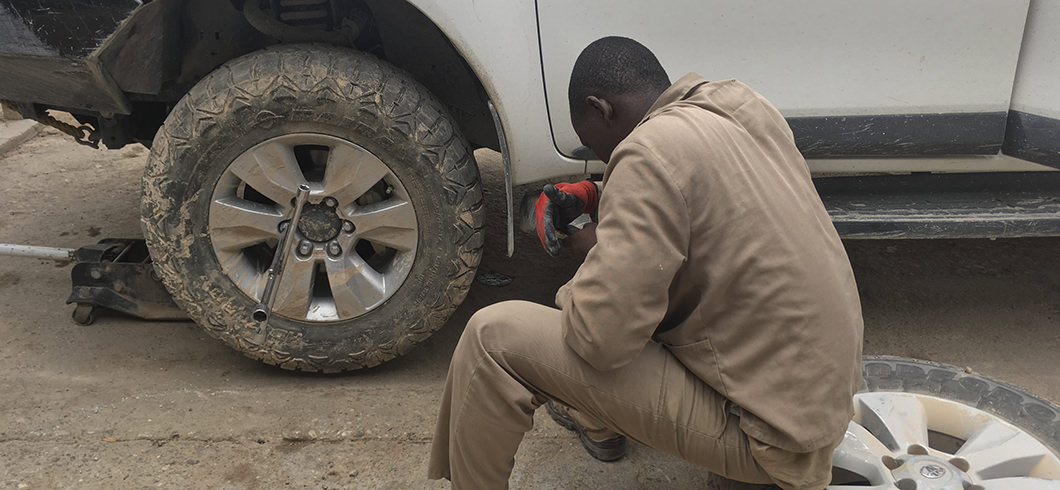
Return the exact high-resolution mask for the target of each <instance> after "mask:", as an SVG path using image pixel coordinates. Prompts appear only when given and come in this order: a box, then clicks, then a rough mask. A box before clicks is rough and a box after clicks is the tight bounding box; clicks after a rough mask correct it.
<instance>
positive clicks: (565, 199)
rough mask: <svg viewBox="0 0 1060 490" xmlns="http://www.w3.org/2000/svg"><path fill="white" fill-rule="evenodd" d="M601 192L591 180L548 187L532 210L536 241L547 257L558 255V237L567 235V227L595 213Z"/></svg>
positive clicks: (568, 231)
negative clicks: (583, 215)
mask: <svg viewBox="0 0 1060 490" xmlns="http://www.w3.org/2000/svg"><path fill="white" fill-rule="evenodd" d="M599 196H600V191H599V189H597V187H596V184H594V183H593V182H592V181H588V180H585V181H582V182H578V183H576V184H567V183H560V184H555V185H552V184H548V185H546V186H545V188H544V192H542V193H541V196H540V197H538V198H537V203H536V205H535V207H534V216H535V219H536V223H535V228H537V238H538V240H540V241H541V246H542V247H543V248H544V249H545V252H548V254H549V255H552V256H556V255H558V254H559V249H560V244H559V238H560V237H559V234H558V233H557V232H562V233H564V234H568V235H569V234H570V230H569V229H568V225H570V223H571V221H574V220H575V219H577V218H578V216H581V215H582V214H584V213H592V212H594V211H596V205H597V203H599V202H600V198H599Z"/></svg>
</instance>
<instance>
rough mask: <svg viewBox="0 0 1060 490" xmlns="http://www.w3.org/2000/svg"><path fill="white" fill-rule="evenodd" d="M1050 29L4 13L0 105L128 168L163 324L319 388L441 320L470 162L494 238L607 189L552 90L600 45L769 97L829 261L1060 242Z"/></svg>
mask: <svg viewBox="0 0 1060 490" xmlns="http://www.w3.org/2000/svg"><path fill="white" fill-rule="evenodd" d="M1056 25H1060V2H1057V1H1050V0H1034V1H1028V0H930V1H925V0H888V1H848V0H842V1H841V0H805V1H801V2H765V1H748V0H700V1H688V0H658V1H655V2H650V3H648V2H627V1H613V0H607V1H605V0H582V1H568V0H537V1H534V2H531V1H526V0H492V1H482V0H445V1H442V0H409V1H403V0H233V1H230V2H222V1H216V0H154V1H143V2H140V1H136V0H92V1H89V0H85V1H78V2H60V3H52V2H38V1H30V0H2V1H0V73H3V74H4V76H3V77H2V78H0V99H2V100H5V101H7V102H8V103H10V104H12V105H14V106H16V107H17V108H18V109H19V110H20V111H21V112H22V113H23V115H24V116H26V117H30V118H34V119H37V120H40V121H42V122H45V123H47V124H50V125H53V126H56V127H58V128H60V129H62V130H64V131H66V132H68V133H70V134H71V135H73V136H74V137H75V138H77V139H78V140H79V141H82V142H84V143H86V144H100V143H102V144H104V145H106V146H107V147H109V148H119V147H121V146H123V145H125V144H129V143H134V142H139V143H142V144H144V145H147V146H149V147H150V148H151V157H150V160H149V162H148V164H147V169H146V172H145V174H144V190H143V207H142V216H143V229H144V234H145V237H146V239H147V242H148V245H149V247H150V251H151V255H152V257H153V259H154V263H155V268H156V270H157V272H158V274H159V275H160V276H161V277H162V279H163V281H164V282H165V284H166V286H167V287H168V289H169V290H170V292H171V293H172V294H173V296H174V297H175V299H176V300H177V302H178V304H179V305H180V306H181V307H182V308H184V309H185V310H186V311H187V313H188V314H189V315H190V316H191V318H192V319H194V320H195V321H196V322H198V323H199V324H200V325H202V326H203V327H204V328H205V329H206V330H207V331H208V332H210V334H211V335H213V336H215V337H217V338H219V339H222V340H223V341H225V342H226V343H228V344H229V345H231V346H232V347H234V348H236V349H238V350H240V351H242V352H244V353H246V354H247V355H249V356H250V357H253V358H256V359H260V360H262V361H264V362H266V363H269V364H274V365H278V366H281V367H283V368H287V369H295V370H310V371H327V372H332V371H343V370H350V369H356V368H360V367H366V366H374V365H377V364H379V363H381V362H384V361H386V360H388V359H391V358H393V357H395V356H398V355H400V354H402V353H404V352H405V351H406V350H407V349H408V348H409V347H411V346H412V345H413V344H415V343H416V342H418V341H420V340H423V339H424V338H426V337H427V336H428V335H430V334H431V333H432V332H433V331H434V330H436V329H437V328H439V327H440V326H441V325H442V324H443V323H444V322H445V320H446V319H447V318H448V317H449V315H450V313H451V312H452V311H453V310H454V309H455V308H456V306H457V305H458V304H459V303H460V302H461V301H462V299H463V297H464V295H465V293H466V292H467V290H468V287H469V286H470V284H471V282H472V278H473V276H474V274H475V268H476V266H477V265H478V262H479V257H480V253H481V247H482V244H483V239H482V227H483V218H484V213H483V203H482V200H483V194H482V190H481V188H480V185H479V176H478V170H477V168H476V164H475V161H474V156H473V151H472V150H473V149H475V148H479V147H489V148H493V149H495V150H498V151H500V152H501V153H502V154H503V161H504V164H505V167H506V169H507V171H508V172H507V175H508V182H507V183H508V187H507V190H508V196H507V197H508V204H509V221H510V222H511V221H513V220H514V218H513V217H512V215H513V214H514V213H513V212H512V209H511V207H512V206H511V204H512V203H513V202H515V201H517V199H518V198H519V197H520V196H513V195H512V188H513V186H514V185H517V184H523V183H528V182H534V181H541V180H544V179H549V178H554V177H557V176H564V175H572V174H592V173H599V172H601V171H602V165H601V164H600V162H598V161H594V159H593V157H592V155H591V152H589V151H587V149H586V148H582V147H580V146H579V144H578V139H577V137H576V135H575V134H574V131H573V129H572V127H571V125H570V123H569V117H568V108H567V97H566V88H567V81H568V77H569V74H570V71H571V67H572V65H573V62H574V59H575V57H576V56H577V54H578V53H579V52H580V51H581V49H582V48H583V47H585V46H586V45H587V44H588V43H589V42H591V41H592V40H595V39H597V38H600V37H603V36H606V35H614V34H620V35H624V36H628V37H632V38H635V39H637V40H638V41H640V42H642V43H644V44H646V45H647V46H648V47H649V48H651V49H652V50H653V51H654V52H655V53H656V54H657V55H658V57H659V58H660V60H661V61H662V62H663V64H664V66H665V67H666V69H667V71H668V72H669V73H670V74H671V76H673V77H675V78H676V77H679V76H681V75H683V74H684V73H686V72H689V71H695V72H698V73H700V74H702V75H704V76H706V77H708V78H711V79H724V78H737V79H740V80H742V81H744V82H746V83H747V84H749V85H751V86H752V87H754V88H755V89H756V90H758V91H759V92H761V93H762V94H764V95H765V96H766V97H767V98H769V99H770V100H771V101H772V102H773V103H774V104H775V105H776V106H777V107H778V108H779V109H780V110H781V112H783V114H784V115H785V116H786V117H787V118H788V121H789V123H790V125H791V127H792V129H793V131H794V134H795V138H796V142H797V144H798V146H799V148H800V149H801V150H802V151H803V153H804V154H805V156H806V157H807V159H808V160H809V164H810V167H811V170H812V171H813V172H814V174H815V175H816V176H818V177H820V178H819V179H817V185H818V189H819V192H820V193H821V195H822V197H823V199H824V200H825V202H826V205H827V206H828V208H829V210H830V212H831V214H832V216H833V219H834V222H835V224H836V226H837V228H838V229H839V231H840V233H841V234H843V235H844V236H846V237H855V238H880V237H907V238H932V237H1014V236H1043V235H1057V234H1060V201H1058V195H1060V179H1058V176H1060V174H1057V173H1055V172H1051V171H1052V170H1055V168H1060V30H1058V29H1055V26H1056ZM49 109H58V110H63V111H68V112H70V113H72V114H73V115H74V116H75V117H76V118H77V119H78V120H79V121H80V122H81V123H82V124H83V125H82V126H80V127H74V126H73V125H70V124H66V123H62V122H59V121H57V120H55V119H53V118H51V117H50V116H49V115H48V113H47V110H49ZM300 185H305V186H307V188H308V190H307V191H306V192H305V193H304V195H302V194H299V193H298V187H299V186H300ZM300 195H302V196H303V199H297V197H298V196H300ZM296 211H297V213H298V216H297V219H295V218H296V216H295V214H296ZM292 222H293V224H292ZM509 229H511V227H510V228H509ZM285 237H289V240H284V238H285ZM270 271H272V274H270ZM270 276H272V277H274V278H275V279H274V280H273V281H272V282H270V281H269V277H270ZM256 307H261V308H256ZM255 311H256V312H257V314H255V313H254V312H255Z"/></svg>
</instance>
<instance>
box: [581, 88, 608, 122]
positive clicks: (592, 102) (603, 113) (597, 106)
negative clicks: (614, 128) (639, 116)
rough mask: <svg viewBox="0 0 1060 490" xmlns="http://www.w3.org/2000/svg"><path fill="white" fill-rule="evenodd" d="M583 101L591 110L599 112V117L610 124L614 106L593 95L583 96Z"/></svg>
mask: <svg viewBox="0 0 1060 490" xmlns="http://www.w3.org/2000/svg"><path fill="white" fill-rule="evenodd" d="M585 103H586V104H588V105H589V107H590V108H592V110H594V111H596V113H597V114H600V117H602V118H603V119H604V121H605V122H606V123H607V124H608V125H610V124H611V121H612V119H614V116H615V109H614V107H611V103H610V102H608V101H607V100H605V99H601V98H599V97H597V96H595V95H590V96H588V97H586V98H585Z"/></svg>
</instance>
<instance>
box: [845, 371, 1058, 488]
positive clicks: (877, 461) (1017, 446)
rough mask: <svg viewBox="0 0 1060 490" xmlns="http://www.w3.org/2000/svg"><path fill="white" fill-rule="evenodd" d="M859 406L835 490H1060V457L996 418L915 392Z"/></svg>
mask: <svg viewBox="0 0 1060 490" xmlns="http://www.w3.org/2000/svg"><path fill="white" fill-rule="evenodd" d="M854 404H855V415H854V420H853V421H851V422H850V425H849V426H848V428H847V432H846V435H845V437H844V439H843V442H842V443H841V444H840V445H839V447H838V448H836V450H835V452H834V454H833V462H832V464H833V468H835V470H834V477H835V478H834V480H833V485H831V486H829V487H828V488H829V489H830V490H867V489H875V490H883V489H895V488H897V489H900V490H1060V455H1058V454H1057V453H1056V452H1055V451H1054V450H1051V449H1050V448H1049V447H1047V446H1046V445H1045V444H1043V443H1042V442H1041V441H1039V440H1037V439H1035V438H1034V437H1033V436H1031V435H1030V434H1027V433H1026V432H1024V431H1023V430H1021V429H1019V428H1018V427H1016V426H1014V425H1012V424H1011V423H1009V422H1007V421H1005V420H1003V419H1001V418H1000V417H998V416H996V415H994V414H991V413H988V412H986V411H983V410H980V409H978V408H975V407H970V406H968V405H964V404H962V403H959V402H956V401H953V400H947V399H943V398H939V397H934V396H930V395H921V394H914V393H893V392H876V393H861V394H858V395H856V396H855V402H854Z"/></svg>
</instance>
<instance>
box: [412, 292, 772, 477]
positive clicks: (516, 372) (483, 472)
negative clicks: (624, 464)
mask: <svg viewBox="0 0 1060 490" xmlns="http://www.w3.org/2000/svg"><path fill="white" fill-rule="evenodd" d="M560 321H561V319H560V311H559V310H556V309H553V308H549V307H546V306H542V305H538V304H534V303H528V302H522V301H508V302H504V303H498V304H495V305H492V306H489V307H487V308H483V309H482V310H480V311H479V312H477V313H476V314H475V315H474V316H473V317H472V318H471V320H470V321H469V322H468V325H467V328H466V329H465V330H464V333H463V335H462V336H461V338H460V342H459V343H458V344H457V347H456V351H455V352H454V354H453V360H452V364H451V365H450V368H449V376H448V379H447V380H446V385H445V391H444V393H443V396H442V407H441V413H440V415H439V418H438V427H437V430H436V432H435V435H434V442H433V445H432V447H431V460H430V466H429V477H431V478H448V479H450V480H451V481H452V483H453V488H454V489H499V488H507V487H508V477H509V474H510V473H511V470H512V467H513V465H514V464H515V453H516V450H517V449H518V447H519V443H520V442H521V441H522V438H523V434H524V433H525V432H527V431H528V430H530V429H531V428H532V427H533V416H534V411H535V410H536V409H537V408H538V407H539V406H541V405H542V404H544V403H545V402H546V401H547V400H549V399H552V400H556V401H559V402H561V403H564V404H566V405H568V406H570V407H572V408H574V409H575V410H577V411H578V412H580V413H581V414H582V415H583V416H584V417H586V418H588V419H592V420H595V421H598V422H599V423H601V424H603V425H605V426H607V427H609V428H611V429H614V430H615V431H617V432H619V433H622V434H625V435H626V436H628V437H630V438H631V439H634V440H636V441H638V442H640V443H642V444H644V445H646V446H649V447H652V448H655V449H658V450H661V451H664V452H667V453H669V454H672V455H675V456H678V457H681V458H683V459H685V460H688V461H690V462H692V463H694V464H696V465H699V466H702V467H704V468H706V469H707V470H709V471H711V472H714V473H717V474H720V475H724V476H726V477H728V478H732V479H736V480H741V481H746V482H752V483H756V482H757V483H769V482H770V481H771V480H770V478H769V476H768V475H767V474H766V472H765V470H764V469H763V468H762V467H761V466H760V465H759V464H758V463H757V462H756V461H755V459H754V458H753V457H752V455H751V449H750V447H749V441H748V438H747V436H746V435H745V434H744V433H743V432H742V431H741V430H740V429H739V426H738V424H739V419H738V417H736V416H734V415H731V414H729V411H728V405H727V403H728V401H727V400H726V399H725V398H724V397H723V396H721V395H720V394H718V393H717V392H716V391H714V390H713V389H712V388H711V387H710V386H708V385H707V384H706V383H704V382H703V381H701V380H700V379H699V378H697V377H695V376H694V375H693V374H692V373H690V372H689V371H688V370H686V369H685V368H684V366H683V365H682V364H681V363H680V362H679V361H677V359H676V358H674V356H673V355H671V354H670V353H669V351H667V350H666V349H665V348H664V347H662V346H661V345H659V344H657V343H654V342H649V343H648V344H647V345H646V346H645V348H644V350H643V351H642V352H641V353H640V355H639V356H637V357H636V358H635V359H632V360H631V361H630V363H629V364H627V365H625V366H623V367H620V368H618V369H615V370H613V371H606V372H605V371H598V370H596V369H595V368H593V367H592V366H591V365H589V364H588V363H586V362H585V361H584V360H583V359H582V358H581V357H580V356H579V355H578V354H577V353H575V352H574V351H573V350H571V348H570V347H568V346H567V344H566V342H565V341H564V340H563V334H562V327H561V324H560Z"/></svg>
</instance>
